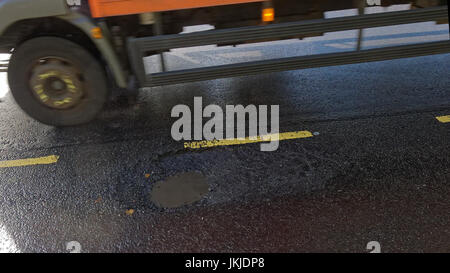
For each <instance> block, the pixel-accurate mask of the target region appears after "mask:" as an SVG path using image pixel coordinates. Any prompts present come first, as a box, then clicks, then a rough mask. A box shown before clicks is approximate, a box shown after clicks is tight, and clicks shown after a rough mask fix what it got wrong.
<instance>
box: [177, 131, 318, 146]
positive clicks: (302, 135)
mask: <svg viewBox="0 0 450 273" xmlns="http://www.w3.org/2000/svg"><path fill="white" fill-rule="evenodd" d="M308 137H313V134H312V133H311V132H309V131H298V132H288V133H280V134H271V135H265V136H258V137H256V138H255V137H253V138H249V137H247V138H244V139H239V138H234V139H222V140H203V141H194V142H185V143H184V148H185V149H200V148H207V147H217V146H230V145H242V144H250V143H258V142H267V141H271V140H272V141H277V140H280V141H281V140H288V139H299V138H308Z"/></svg>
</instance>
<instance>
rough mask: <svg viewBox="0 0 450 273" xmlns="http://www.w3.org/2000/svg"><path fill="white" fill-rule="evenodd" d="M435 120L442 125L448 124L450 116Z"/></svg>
mask: <svg viewBox="0 0 450 273" xmlns="http://www.w3.org/2000/svg"><path fill="white" fill-rule="evenodd" d="M436 119H437V120H439V121H440V122H442V123H449V122H450V115H449V116H442V117H436Z"/></svg>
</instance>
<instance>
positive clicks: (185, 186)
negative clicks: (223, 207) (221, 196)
mask: <svg viewBox="0 0 450 273" xmlns="http://www.w3.org/2000/svg"><path fill="white" fill-rule="evenodd" d="M208 192H209V185H208V182H207V179H206V177H205V176H203V175H202V174H200V173H195V172H191V173H182V174H178V175H175V176H172V177H169V178H167V179H166V180H165V181H160V182H157V183H156V184H155V185H154V186H153V190H152V193H151V200H152V202H153V203H155V204H156V205H157V206H159V207H164V208H177V207H181V206H184V205H189V204H192V203H195V202H197V201H199V200H201V199H202V198H203V197H204V196H205V195H206V194H207V193H208Z"/></svg>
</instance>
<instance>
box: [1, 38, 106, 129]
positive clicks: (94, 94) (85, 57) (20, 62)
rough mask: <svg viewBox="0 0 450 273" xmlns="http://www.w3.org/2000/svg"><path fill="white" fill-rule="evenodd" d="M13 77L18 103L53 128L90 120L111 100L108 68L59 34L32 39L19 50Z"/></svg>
mask: <svg viewBox="0 0 450 273" xmlns="http://www.w3.org/2000/svg"><path fill="white" fill-rule="evenodd" d="M8 81H9V86H10V89H11V93H12V95H13V97H14V99H15V100H16V102H17V104H19V106H20V107H21V108H22V109H23V110H24V111H25V112H26V113H27V114H28V115H29V116H31V117H32V118H34V119H36V120H38V121H40V122H42V123H45V124H48V125H53V126H73V125H79V124H83V123H87V122H89V121H91V120H92V119H94V118H95V117H96V115H97V114H98V113H99V112H100V111H101V110H102V108H103V106H104V104H105V102H106V101H107V99H108V88H107V82H106V77H105V73H104V69H103V67H102V66H101V64H100V63H99V62H98V61H97V60H96V58H94V57H93V56H92V55H91V54H90V53H89V52H88V51H87V50H85V49H84V48H82V47H81V46H79V45H77V44H75V43H73V42H71V41H68V40H65V39H62V38H56V37H41V38H34V39H31V40H28V41H26V42H24V43H23V44H21V45H20V46H19V47H18V48H17V49H16V50H14V52H13V55H12V56H11V59H10V62H9V67H8Z"/></svg>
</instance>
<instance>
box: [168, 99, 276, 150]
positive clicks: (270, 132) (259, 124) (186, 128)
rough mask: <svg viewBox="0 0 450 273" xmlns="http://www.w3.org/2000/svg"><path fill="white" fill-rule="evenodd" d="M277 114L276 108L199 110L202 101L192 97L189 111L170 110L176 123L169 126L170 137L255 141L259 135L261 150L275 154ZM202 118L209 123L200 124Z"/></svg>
mask: <svg viewBox="0 0 450 273" xmlns="http://www.w3.org/2000/svg"><path fill="white" fill-rule="evenodd" d="M269 108H270V109H269ZM279 111H280V107H279V105H271V106H270V107H269V106H268V105H259V106H256V105H247V106H245V107H244V106H243V105H227V106H226V108H225V110H223V109H222V108H221V107H220V106H218V105H207V106H206V107H203V100H202V98H201V97H195V98H194V109H193V111H192V110H191V108H189V106H187V105H176V106H175V107H173V108H172V113H171V116H172V117H173V118H178V120H177V121H175V122H174V124H173V125H172V130H171V134H172V138H173V139H174V140H176V141H181V140H185V141H190V140H198V141H201V140H206V141H214V140H218V141H220V140H224V139H227V140H229V139H237V140H244V139H250V140H256V139H258V136H259V137H260V138H262V139H263V141H267V142H269V143H261V151H265V152H270V151H276V150H277V149H278V146H279ZM269 112H270V129H269V123H268V120H269ZM247 117H248V118H247ZM204 119H209V120H208V121H207V122H206V123H203V121H204ZM247 121H248V122H247ZM247 125H248V126H247ZM247 127H248V135H246V131H247V130H246V129H247Z"/></svg>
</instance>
